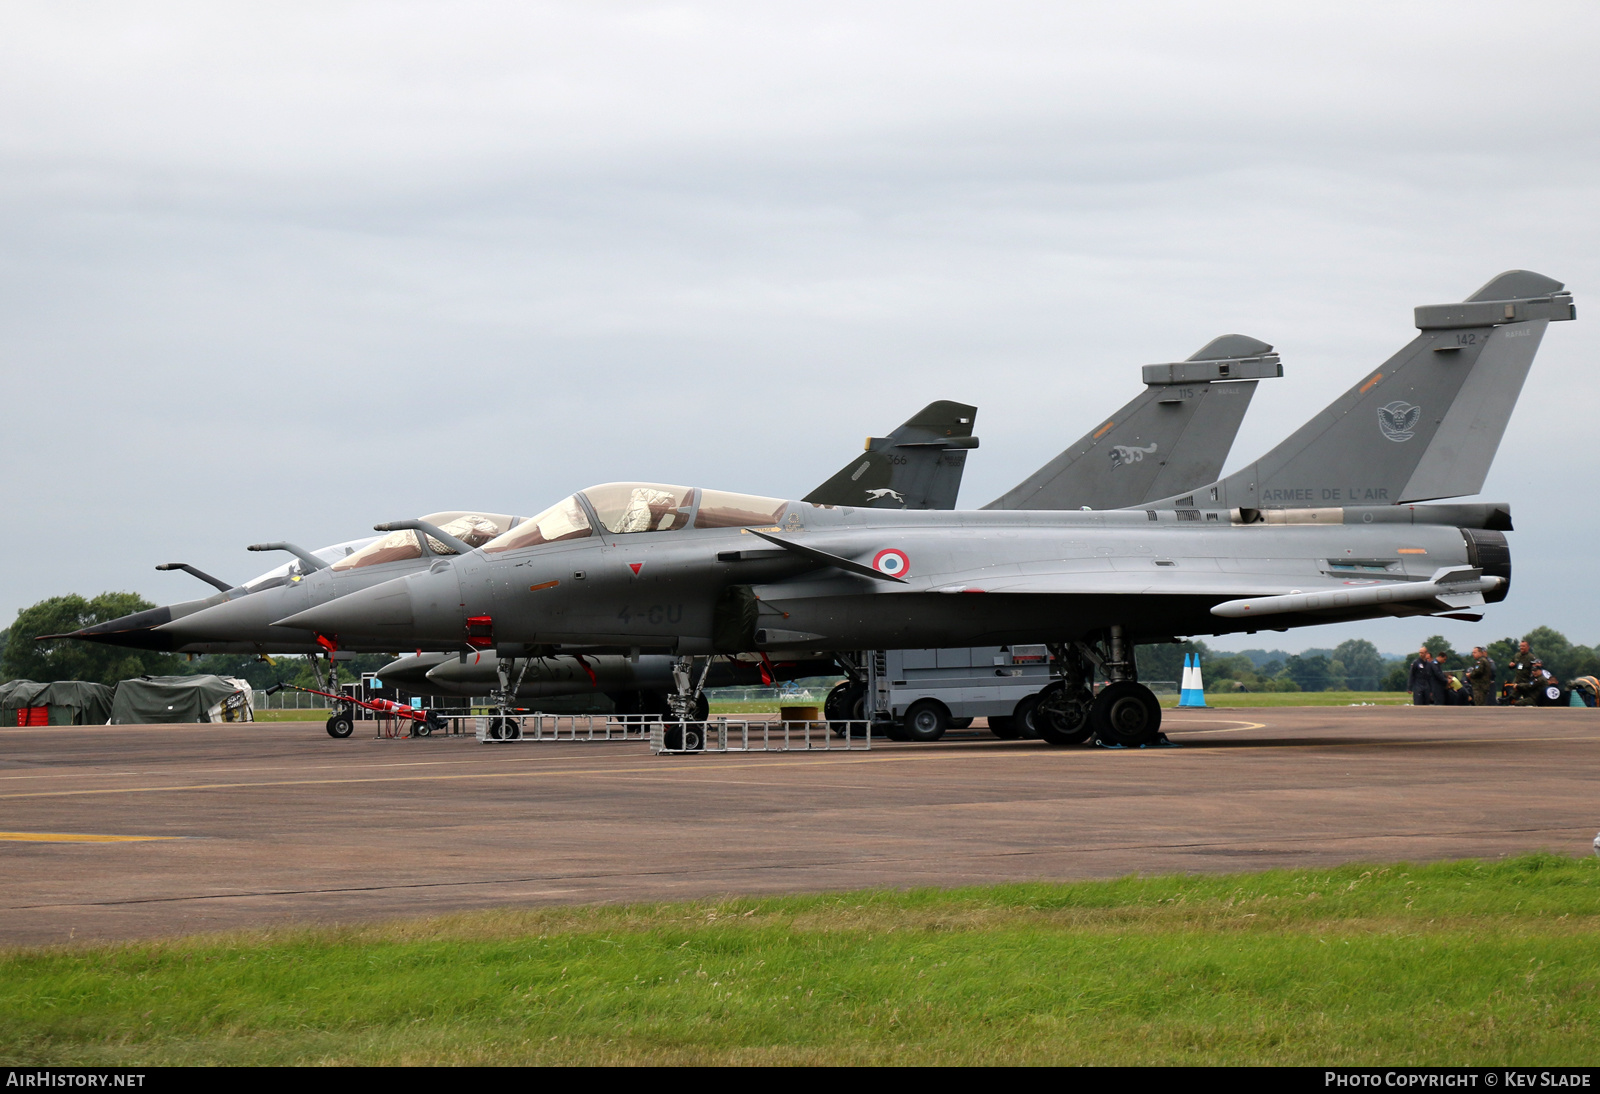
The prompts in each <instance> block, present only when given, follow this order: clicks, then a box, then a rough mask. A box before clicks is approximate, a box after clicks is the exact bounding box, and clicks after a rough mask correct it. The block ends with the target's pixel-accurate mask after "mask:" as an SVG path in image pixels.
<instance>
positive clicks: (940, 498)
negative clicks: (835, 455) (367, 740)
mask: <svg viewBox="0 0 1600 1094" xmlns="http://www.w3.org/2000/svg"><path fill="white" fill-rule="evenodd" d="M1281 375H1283V365H1282V363H1281V362H1280V361H1279V358H1278V355H1277V354H1276V353H1274V352H1273V350H1272V347H1271V346H1270V345H1268V344H1266V343H1265V342H1261V341H1258V340H1256V339H1254V338H1250V337H1247V336H1246V335H1242V334H1225V335H1222V336H1221V337H1219V338H1214V339H1212V340H1211V341H1210V342H1208V343H1207V344H1206V345H1205V346H1203V347H1202V348H1201V349H1200V350H1198V351H1197V352H1196V353H1195V354H1194V355H1193V356H1191V357H1189V358H1188V360H1186V361H1182V362H1178V363H1176V364H1161V365H1146V366H1145V367H1144V373H1143V379H1144V383H1145V390H1144V391H1143V392H1141V393H1140V394H1139V395H1137V396H1135V397H1134V399H1132V400H1131V401H1130V402H1129V403H1127V405H1125V406H1123V407H1122V408H1121V409H1120V410H1118V411H1117V412H1116V413H1115V414H1113V415H1112V416H1111V417H1110V418H1109V419H1107V420H1105V421H1104V422H1100V423H1097V424H1096V426H1095V427H1094V428H1093V429H1091V430H1090V431H1089V432H1088V433H1086V434H1085V435H1084V436H1082V437H1080V438H1079V439H1078V440H1077V441H1075V442H1073V444H1072V445H1071V446H1069V447H1068V448H1067V449H1065V450H1064V451H1063V452H1062V453H1061V454H1060V455H1058V456H1057V457H1055V458H1054V459H1053V460H1051V461H1050V462H1049V463H1048V464H1046V465H1045V466H1044V467H1041V468H1040V469H1039V470H1038V471H1036V472H1035V473H1034V474H1033V475H1031V476H1029V478H1028V479H1027V480H1025V481H1024V482H1023V483H1022V484H1021V485H1019V486H1017V487H1016V488H1014V489H1013V490H1011V491H1010V492H1008V493H1007V494H1006V495H1005V496H1004V497H1002V498H1000V499H998V500H996V501H993V502H990V503H989V504H988V505H987V506H985V508H987V509H1079V508H1095V509H1114V508H1120V507H1123V506H1127V505H1137V504H1139V503H1141V502H1144V501H1147V500H1149V499H1151V498H1159V497H1162V496H1163V495H1164V494H1165V493H1167V492H1168V491H1169V490H1171V489H1172V488H1174V487H1177V486H1190V485H1193V484H1197V483H1202V482H1207V481H1209V480H1210V479H1212V478H1214V477H1215V476H1216V474H1217V472H1218V471H1220V470H1221V469H1222V463H1223V461H1224V460H1225V459H1227V456H1228V450H1229V449H1230V448H1231V447H1232V446H1233V439H1234V437H1235V436H1236V435H1237V433H1238V431H1239V425H1240V423H1241V422H1242V421H1243V420H1244V414H1245V411H1246V409H1247V408H1248V407H1249V405H1250V399H1251V397H1252V396H1253V395H1254V394H1255V389H1256V383H1257V382H1258V380H1260V379H1261V378H1264V377H1269V376H1281ZM976 417H977V408H976V407H972V406H968V405H966V404H964V403H953V402H936V403H930V404H929V405H928V406H926V407H924V408H923V409H922V410H921V411H919V412H918V413H917V414H915V415H914V416H912V417H911V418H910V419H909V420H908V421H906V422H905V423H904V424H903V425H901V426H900V428H899V429H897V430H895V431H894V432H893V433H891V434H890V435H889V436H888V437H869V438H868V439H867V443H866V453H865V455H863V456H861V457H857V458H856V459H854V460H851V461H850V462H849V463H847V464H846V465H845V466H844V467H843V468H842V469H841V470H840V471H839V472H838V473H837V474H835V475H834V476H833V477H832V478H830V479H829V480H828V481H827V482H825V483H823V484H822V485H821V486H819V487H818V488H817V489H816V490H813V491H812V492H811V493H810V494H807V495H806V496H805V497H804V498H803V499H801V500H803V501H807V502H815V503H819V504H826V505H851V504H860V505H864V506H868V507H872V508H880V509H953V508H955V501H956V495H957V492H958V491H959V488H960V485H961V472H962V469H963V468H964V466H965V462H966V454H967V452H968V451H970V450H972V449H973V448H976V447H977V445H978V439H977V438H976V437H973V436H972V435H971V433H972V423H973V421H974V420H975V419H976ZM660 660H661V663H660V664H659V665H655V666H653V667H652V669H651V672H652V673H653V675H652V677H651V679H666V678H667V677H668V675H669V669H670V666H669V664H668V662H667V660H666V659H665V658H661V659H660ZM571 667H572V666H566V668H571ZM740 667H742V669H743V671H742V672H741V673H738V674H737V675H736V676H735V678H731V679H725V680H723V677H725V676H727V672H728V670H727V667H726V666H720V665H719V666H717V667H716V668H714V669H713V670H712V674H713V678H714V679H718V680H722V683H715V682H713V683H708V685H707V686H710V687H718V686H723V683H726V684H749V685H759V684H765V683H770V682H772V678H774V677H773V674H772V672H770V671H769V672H767V673H764V674H763V673H761V672H760V670H761V669H762V668H763V667H765V666H763V665H761V664H760V663H756V664H753V665H745V666H740ZM775 667H776V669H777V675H776V677H775V678H776V679H792V678H794V677H793V676H792V675H790V674H791V673H801V674H803V675H805V676H821V675H828V674H830V673H831V672H832V671H833V666H831V665H828V664H826V663H821V662H818V661H817V660H816V659H815V658H811V657H803V656H802V657H800V658H799V659H798V660H797V661H795V662H792V663H785V662H779V663H778V664H777V665H776V666H775ZM507 671H509V667H508V666H504V665H502V664H501V663H500V661H499V658H497V657H496V656H495V655H494V653H492V652H489V651H478V652H475V653H473V655H472V656H471V657H468V658H457V657H454V656H451V655H447V654H416V655H411V656H408V657H405V658H401V659H399V660H396V661H393V662H391V663H390V664H389V665H386V666H384V668H383V669H382V670H381V673H380V676H381V677H383V678H385V679H389V678H393V679H396V680H399V679H408V680H412V681H413V682H414V686H415V687H418V688H421V687H423V686H424V685H423V683H422V682H421V681H423V680H426V681H427V682H428V685H429V686H432V687H436V688H438V689H439V690H440V691H442V692H444V693H446V694H452V695H482V694H485V693H486V692H488V691H490V690H493V689H495V688H497V687H498V686H501V685H503V684H504V680H502V677H503V675H504V674H505V673H506V672H507ZM595 671H597V672H601V673H602V674H604V673H606V672H608V671H610V672H611V674H612V675H615V676H617V677H619V678H622V679H624V680H626V681H630V682H631V681H633V680H634V679H635V674H636V671H637V666H634V665H632V664H630V665H628V666H612V665H610V664H609V659H608V658H599V659H597V660H596V663H595ZM552 673H553V674H554V675H555V676H557V677H559V678H563V679H569V680H572V681H574V683H579V682H581V681H582V680H583V679H585V678H584V677H582V676H581V675H575V674H574V673H572V672H567V671H564V670H561V669H558V668H555V667H552ZM552 673H547V672H545V670H543V669H539V670H536V671H535V673H534V679H532V680H529V681H528V682H527V683H526V684H524V686H523V687H522V690H520V691H519V692H518V696H519V697H523V698H540V697H545V696H548V695H552V694H558V693H557V692H554V691H552V690H550V689H551V688H552V686H554V685H552V684H551V683H550V682H549V681H547V680H545V679H543V677H545V676H547V675H551V674H552ZM596 686H598V685H596ZM648 694H651V693H648V692H647V693H644V695H641V696H640V697H639V699H638V700H637V701H635V700H634V698H633V696H632V695H631V694H630V695H627V696H625V697H623V698H622V700H621V701H622V703H623V709H626V710H634V709H641V710H642V709H644V707H643V706H639V705H638V704H640V703H643V704H646V705H648V704H649V702H650V700H649V699H647V698H645V697H644V696H645V695H648ZM658 706H659V704H658ZM661 709H664V707H661Z"/></svg>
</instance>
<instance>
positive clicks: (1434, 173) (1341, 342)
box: [0, 0, 1600, 650]
mask: <svg viewBox="0 0 1600 1094" xmlns="http://www.w3.org/2000/svg"><path fill="white" fill-rule="evenodd" d="M1597 32H1600V8H1597V7H1596V6H1595V5H1593V4H1564V3H1545V4H1541V5H1539V6H1538V7H1536V8H1528V7H1519V6H1515V5H1509V4H1493V5H1473V4H1461V3H1449V4H1393V3H1385V4H1353V3H1349V2H1342V3H1338V4H1325V5H1312V4H1296V5H1285V4H1258V5H1253V4H1240V3H1232V4H1209V5H1201V4H1185V5H1179V4H1173V5H1140V4H1133V3H1126V2H1118V3H1114V4H1103V5H1099V4H1068V3H1043V4H1031V3H1011V4H1007V3H995V2H989V3H984V4H966V5H951V4H940V3H930V2H926V0H922V2H918V3H907V4H868V3H862V2H861V0H853V2H851V3H847V4H828V3H817V2H808V3H804V4H793V5H785V4H777V3H768V4H758V5H751V4H726V5H718V4H648V3H637V4H626V3H617V4H593V3H582V4H578V3H574V4H535V3H527V2H519V3H507V4H472V3H459V2H455V3H449V4H442V3H439V4H407V3H395V2H385V3H382V4H339V3H316V4H303V5H296V4H285V3H280V4H273V5H266V6H263V5H242V4H239V5H230V4H223V3H215V2H208V3H203V4H198V3H197V4H193V5H180V4H167V5H150V4H138V3H127V2H118V3H100V4H97V3H73V4H70V5H63V4H45V3H14V2H13V3H4V4H0V383H3V385H4V387H3V393H4V399H3V401H0V406H3V408H4V429H5V437H6V447H5V451H6V470H5V475H4V485H3V488H0V521H3V524H4V528H5V530H6V532H7V534H5V535H3V536H0V562H3V564H4V573H5V580H4V583H3V585H0V620H9V619H10V618H12V617H13V615H14V613H15V611H16V610H17V609H18V608H21V607H24V606H26V605H29V604H31V603H33V602H35V601H37V600H39V599H41V598H43V597H46V596H53V595H58V594H62V593H67V592H80V593H83V594H85V595H93V594H94V593H97V592H100V591H103V590H111V589H118V590H133V591H137V592H140V593H142V594H144V595H145V596H147V597H149V598H150V599H152V600H154V601H157V602H165V601H171V600H179V599H188V598H190V597H192V596H197V595H201V594H203V592H204V591H205V590H204V587H203V586H200V585H199V584H198V583H196V582H194V580H193V579H192V578H190V577H188V576H187V575H184V574H179V573H157V572H155V571H154V569H153V567H154V566H155V564H157V563H160V562H167V561H185V562H190V563H192V564H194V565H197V566H199V567H201V568H203V569H206V570H209V571H211V572H213V573H216V574H218V575H219V576H222V577H226V578H229V579H231V580H243V579H245V578H246V577H249V576H251V575H254V574H255V573H258V572H260V571H261V570H263V569H265V568H266V564H267V561H270V560H266V559H264V558H263V556H260V555H251V554H246V553H245V552H244V550H243V548H244V546H245V545H246V544H248V543H252V542H256V541H259V540H263V539H291V540H295V541H297V542H300V543H303V544H305V545H307V546H320V545H322V544H325V543H330V542H334V541H338V540H343V539H348V538H351V537H354V536H356V535H359V534H361V533H362V532H363V530H365V529H368V528H370V526H371V525H372V524H373V523H374V522H375V521H379V520H388V519H395V518H399V517H405V516H412V515H417V514H420V513H423V512H429V511H435V510H446V509H456V508H468V507H478V508H483V509H488V510H493V511H504V512H513V513H521V514H530V513H533V512H536V511H538V510H539V509H542V508H543V507H544V506H546V505H548V504H550V503H551V502H552V501H554V500H556V499H557V498H559V497H561V496H563V495H565V494H567V493H570V492H571V491H573V490H575V489H577V488H580V487H582V486H584V485H587V484H590V483H594V482H601V481H607V480H613V479H657V480H662V481H668V482H683V483H691V484H698V485H716V486H721V487H724V488H731V489H736V490H746V491H751V492H758V493H764V494H775V495H781V496H790V497H797V496H800V495H802V494H804V493H805V492H806V491H808V490H809V489H811V488H812V487H813V486H815V485H816V484H817V483H819V482H820V481H821V480H823V479H824V478H826V477H827V476H828V475H830V474H831V473H832V472H833V471H835V470H836V469H837V468H838V467H839V466H840V465H842V464H843V463H844V462H845V461H846V460H847V459H849V458H850V456H851V455H852V454H853V453H854V452H857V451H859V449H860V445H861V439H862V437H864V436H866V435H868V434H882V433H884V432H885V431H887V430H889V429H891V428H892V427H893V426H895V425H896V424H898V423H899V422H900V421H901V420H903V419H904V418H905V417H907V416H908V415H909V414H910V413H911V412H912V411H914V410H916V409H917V408H918V407H920V406H921V405H923V404H924V403H925V402H927V401H929V400H930V399H933V398H952V399H959V400H963V401H967V402H972V403H976V404H978V406H979V407H980V411H979V416H978V433H979V434H980V436H981V437H982V448H981V449H980V451H978V452H977V453H975V454H974V455H973V456H972V458H971V459H970V461H969V463H968V470H967V476H966V483H965V486H964V488H963V490H962V495H961V498H962V504H963V505H964V506H971V507H976V506H978V505H981V504H983V503H984V502H987V501H989V500H990V499H991V498H993V497H994V496H995V495H996V494H998V493H1000V492H1001V491H1003V490H1004V489H1006V488H1008V487H1010V486H1011V485H1013V484H1014V483H1015V482H1016V481H1017V480H1019V479H1020V478H1022V477H1023V476H1024V475H1026V474H1027V473H1028V472H1030V471H1031V470H1033V469H1034V468H1035V467H1036V466H1038V465H1039V464H1041V463H1043V462H1044V461H1045V460H1047V459H1048V458H1049V457H1051V456H1052V455H1054V454H1055V453H1056V452H1057V451H1058V450H1059V449H1061V448H1062V447H1063V446H1064V445H1065V444H1066V443H1067V442H1069V441H1071V440H1072V439H1074V438H1076V437H1077V436H1078V435H1080V434H1081V433H1083V432H1084V431H1085V430H1086V429H1087V428H1089V427H1090V426H1092V425H1094V424H1095V419H1096V418H1098V417H1100V416H1102V415H1104V414H1106V413H1108V412H1109V411H1111V410H1113V409H1115V408H1116V407H1117V406H1118V405H1120V404H1121V403H1122V402H1123V401H1125V400H1126V399H1127V398H1129V397H1130V396H1131V395H1132V394H1133V392H1134V391H1135V390H1136V388H1137V386H1138V366H1140V365H1142V364H1145V363H1149V362H1157V361H1169V360H1176V359H1181V358H1183V357H1185V356H1187V355H1188V354H1190V353H1191V352H1193V351H1194V350H1195V349H1197V348H1199V347H1200V346H1201V345H1202V344H1204V343H1205V342H1206V341H1208V340H1210V339H1211V338H1212V337H1213V336H1215V335H1217V334H1220V333H1224V332H1229V331H1238V332H1242V333H1246V334H1250V335H1254V336H1256V337H1258V338H1261V339H1264V340H1265V341H1267V342H1271V343H1273V344H1274V345H1275V346H1276V347H1277V348H1278V350H1279V351H1280V352H1281V353H1282V355H1283V360H1284V368H1285V376H1284V378H1283V379H1282V380H1277V381H1269V382H1266V383H1263V384H1262V385H1261V389H1260V391H1259V392H1258V394H1257V396H1256V399H1255V403H1254V405H1253V407H1252V408H1251V411H1250V414H1249V417H1248V418H1247V419H1246V421H1245V425H1244V428H1243V430H1242V431H1241V433H1240V435H1239V438H1238V441H1237V443H1236V444H1235V446H1234V449H1233V456H1232V457H1231V458H1230V460H1229V464H1228V466H1229V469H1232V468H1234V467H1236V466H1238V465H1240V464H1241V463H1244V462H1246V461H1247V460H1248V459H1250V458H1253V457H1254V456H1255V455H1258V454H1260V453H1261V452H1263V451H1265V450H1266V449H1267V448H1268V447H1270V446H1271V445H1272V444H1274V443H1276V442H1277V441H1278V440H1280V439H1281V438H1282V437H1283V436H1285V435H1286V434H1287V433H1288V432H1290V431H1291V429H1292V428H1293V427H1294V426H1296V425H1298V424H1299V423H1300V422H1302V421H1303V420H1305V419H1306V418H1307V417H1308V416H1310V414H1312V413H1313V412H1314V411H1316V410H1317V409H1318V408H1320V407H1321V406H1322V405H1324V404H1325V403H1327V402H1328V401H1329V400H1331V399H1332V398H1333V397H1334V396H1335V395H1337V394H1338V393H1339V392H1341V391H1342V390H1343V389H1344V388H1345V387H1347V386H1348V385H1349V384H1350V383H1352V382H1353V381H1354V380H1355V379H1357V378H1359V375H1360V374H1361V373H1362V372H1363V371H1365V370H1368V369H1370V368H1371V367H1372V366H1374V365H1376V364H1378V363H1379V362H1380V361H1382V360H1383V359H1384V358H1385V357H1387V356H1388V355H1389V354H1390V353H1392V352H1393V351H1394V350H1395V349H1397V348H1398V347H1399V346H1401V345H1402V344H1404V343H1405V342H1406V341H1408V340H1409V339H1410V338H1411V337H1412V336H1413V335H1414V333H1415V331H1414V329H1413V327H1412V324H1411V309H1412V307H1413V306H1415V305H1417V304H1425V303H1439V302H1445V301H1452V300H1459V299H1461V298H1462V297H1464V296H1465V295H1466V294H1468V293H1470V292H1471V291H1473V290H1474V289H1476V288H1477V287H1478V286H1479V285H1481V284H1482V283H1483V282H1485V281H1487V280H1488V279H1489V278H1490V277H1492V276H1493V275H1494V274H1496V273H1498V272H1500V271H1502V270H1505V269H1509V268H1514V267H1523V268H1528V269H1534V270H1538V271H1540V272H1542V273H1545V274H1548V275H1550V276H1552V277H1556V278H1558V279H1560V280H1563V281H1565V282H1566V283H1567V284H1568V286H1569V287H1570V288H1571V289H1572V290H1573V291H1574V293H1575V295H1576V298H1577V300H1578V307H1579V313H1580V321H1579V322H1577V323H1565V324H1559V325H1555V326H1552V327H1551V329H1550V332H1549V334H1548V336H1547V337H1546V339H1545V342H1544V348H1543V349H1542V350H1541V352H1540V354H1539V357H1538V359H1537V361H1536V362H1535V364H1534V368H1533V372H1532V376H1531V379H1530V381H1529V385H1528V387H1527V388H1526V389H1525V390H1524V393H1523V398H1522V400H1521V403H1520V405H1519V407H1518V409H1517V412H1516V415H1515V417H1514V418H1513V419H1512V422H1511V425H1510V428H1509V430H1508V432H1507V435H1506V440H1505V443H1504V445H1503V446H1502V448H1501V450H1500V456H1499V458H1498V460H1497V462H1496V464H1495V467H1494V469H1493V471H1492V473H1491V475H1490V477H1489V482H1488V485H1487V487H1486V490H1485V496H1486V497H1487V498H1491V499H1494V500H1509V501H1511V502H1512V503H1513V508H1514V513H1515V519H1516V524H1517V528H1518V531H1517V532H1516V534H1515V535H1514V536H1513V537H1512V542H1513V557H1514V561H1515V567H1516V580H1515V583H1514V589H1513V592H1512V595H1511V598H1510V599H1509V600H1508V601H1507V602H1506V603H1505V604H1504V605H1501V606H1498V607H1494V608H1492V609H1491V610H1490V613H1489V616H1488V618H1487V619H1486V620H1485V621H1484V622H1483V623H1482V624H1480V625H1478V626H1472V625H1468V624H1465V623H1454V622H1449V621H1443V622H1440V621H1428V620H1423V621H1420V622H1412V621H1390V622H1384V623H1368V624H1353V625H1348V626H1341V627H1326V628H1317V629H1311V630H1304V631H1299V632H1294V633H1290V634H1286V635H1273V636H1269V637H1271V638H1272V639H1274V640H1275V641H1272V642H1269V643H1268V644H1269V645H1284V646H1286V647H1287V648H1290V649H1299V648H1302V647H1304V646H1311V645H1332V644H1334V643H1336V642H1338V641H1341V640H1342V639H1344V638H1346V637H1352V636H1367V637H1372V638H1374V639H1375V640H1376V641H1377V642H1378V644H1379V646H1380V648H1383V649H1386V650H1401V649H1404V648H1406V647H1407V646H1408V645H1413V644H1414V643H1415V641H1416V640H1417V639H1419V638H1421V637H1422V636H1423V635H1426V634H1429V633H1433V632H1435V631H1439V630H1443V631H1444V632H1445V633H1446V635H1447V636H1449V637H1451V638H1452V640H1454V641H1455V642H1456V643H1457V644H1458V645H1470V644H1471V643H1472V642H1473V641H1475V640H1479V639H1482V638H1490V637H1497V636H1499V635H1502V634H1509V633H1521V632H1522V631H1524V630H1526V629H1528V628H1529V627H1531V626H1534V625H1536V624H1539V623H1549V624H1551V625H1553V626H1556V627H1557V628H1559V629H1561V630H1564V631H1566V632H1567V634H1568V635H1569V637H1571V638H1573V639H1574V640H1576V641H1581V642H1584V643H1594V642H1596V641H1600V617H1597V612H1596V609H1597V607H1600V591H1597V586H1596V583H1595V581H1594V580H1593V565H1592V561H1591V560H1592V558H1593V557H1594V549H1593V544H1594V543H1595V542H1596V541H1597V539H1600V515H1597V510H1600V505H1597V504H1596V500H1595V497H1596V485H1597V472H1600V443H1597V434H1600V400H1597V398H1596V394H1597V384H1596V378H1595V373H1594V367H1595V356H1596V355H1595V350H1596V347H1597V345H1600V310H1596V309H1600V292H1597V287H1600V277H1597V276H1596V275H1597V273H1600V246H1597V244H1600V233H1597V218H1600V140H1597V135H1600V129H1597V121H1600V117H1597V115H1600V102H1597V84H1596V77H1595V56H1596V53H1597V47H1600V33H1597ZM1258 641H1259V637H1258V638H1250V639H1229V640H1223V641H1221V642H1219V643H1218V644H1219V645H1222V646H1226V647H1239V646H1243V645H1247V644H1256V643H1258Z"/></svg>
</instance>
